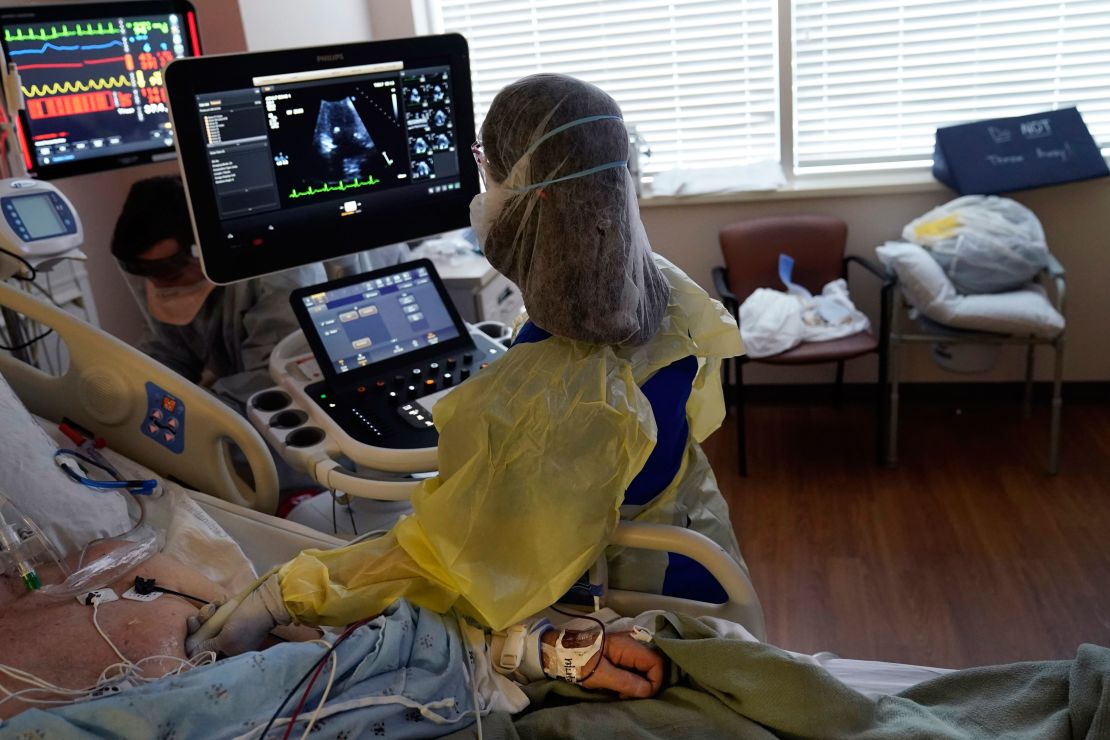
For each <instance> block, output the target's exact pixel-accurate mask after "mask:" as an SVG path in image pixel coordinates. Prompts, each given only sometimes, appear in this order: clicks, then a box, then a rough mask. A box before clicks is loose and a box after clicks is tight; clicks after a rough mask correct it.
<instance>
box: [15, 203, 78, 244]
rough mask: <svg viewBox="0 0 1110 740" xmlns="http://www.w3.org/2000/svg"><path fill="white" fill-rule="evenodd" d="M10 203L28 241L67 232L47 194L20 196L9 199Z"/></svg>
mask: <svg viewBox="0 0 1110 740" xmlns="http://www.w3.org/2000/svg"><path fill="white" fill-rule="evenodd" d="M10 202H11V204H12V208H13V209H14V210H15V212H16V214H17V215H18V216H19V220H20V221H22V222H23V227H24V228H25V229H26V231H27V234H28V236H29V238H30V239H45V238H47V237H50V236H58V235H59V234H65V233H67V232H68V231H69V229H67V228H66V225H65V224H63V223H62V218H61V216H59V215H58V212H57V210H55V208H54V203H53V201H52V200H51V198H50V195H49V193H43V194H40V195H22V196H20V197H18V198H11V199H10Z"/></svg>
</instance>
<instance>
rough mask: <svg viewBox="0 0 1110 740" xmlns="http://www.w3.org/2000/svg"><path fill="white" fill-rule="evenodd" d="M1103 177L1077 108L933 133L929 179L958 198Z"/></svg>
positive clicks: (1103, 169) (1102, 167) (1104, 173)
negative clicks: (933, 140) (954, 193)
mask: <svg viewBox="0 0 1110 740" xmlns="http://www.w3.org/2000/svg"><path fill="white" fill-rule="evenodd" d="M1107 175H1110V170H1108V169H1107V167H1106V160H1105V159H1103V157H1102V152H1101V151H1100V150H1099V147H1098V145H1097V144H1096V143H1095V140H1094V139H1093V138H1092V137H1091V133H1090V131H1088V130H1087V125H1086V124H1085V123H1083V117H1082V116H1080V115H1079V111H1078V110H1076V109H1075V108H1062V109H1060V110H1054V111H1047V112H1045V113H1036V114H1033V115H1029V116H1017V117H1015V118H995V119H992V120H989V121H977V122H975V123H965V124H961V125H959V126H947V127H945V128H938V129H937V141H936V150H935V151H934V153H933V176H934V177H936V178H937V179H938V180H940V181H941V182H943V183H944V184H945V185H947V186H948V187H950V188H952V189H953V190H955V191H956V192H957V193H959V194H960V195H995V194H997V193H1007V192H1010V191H1013V190H1024V189H1026V188H1037V187H1042V186H1044V185H1059V184H1062V183H1065V182H1074V181H1076V180H1090V179H1092V178H1095V177H1106V176H1107Z"/></svg>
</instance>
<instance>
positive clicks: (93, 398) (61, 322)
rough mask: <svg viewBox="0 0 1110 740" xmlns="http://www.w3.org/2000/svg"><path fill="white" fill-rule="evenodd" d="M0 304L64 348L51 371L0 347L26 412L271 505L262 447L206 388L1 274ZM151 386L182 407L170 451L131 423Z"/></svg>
mask: <svg viewBox="0 0 1110 740" xmlns="http://www.w3.org/2000/svg"><path fill="white" fill-rule="evenodd" d="M0 306H4V307H6V308H9V309H11V310H13V311H16V312H18V313H19V314H22V315H23V316H25V317H27V318H28V319H31V320H32V321H35V322H38V323H39V324H41V325H42V326H45V327H48V328H50V329H53V331H54V332H55V333H56V334H57V335H58V337H60V338H61V340H62V341H63V342H64V343H65V346H66V350H67V352H68V355H69V364H68V367H67V369H66V371H65V372H64V373H63V374H61V375H51V374H49V373H46V372H43V371H42V370H40V369H39V368H37V367H34V366H32V365H29V364H27V363H26V362H23V361H22V360H19V359H17V358H16V357H13V356H12V355H9V354H6V353H0V372H2V373H3V374H4V377H5V378H6V379H7V381H8V383H9V384H10V385H11V386H12V389H13V390H14V391H15V393H16V395H18V396H19V398H20V399H21V400H22V401H23V403H24V405H25V406H26V407H27V408H28V410H30V411H31V413H33V414H36V415H38V416H40V417H43V418H44V419H48V420H50V421H52V422H55V423H58V422H60V421H61V420H62V419H63V418H69V419H72V420H73V421H75V422H76V423H78V424H80V425H81V426H83V427H85V428H87V429H89V430H90V431H92V432H93V433H95V434H96V435H97V436H99V437H103V438H104V440H105V441H106V442H107V443H108V446H109V447H110V448H112V449H113V450H116V451H117V452H119V453H121V454H123V455H126V456H127V457H130V458H132V459H134V460H136V461H138V462H140V463H142V464H143V465H146V466H147V467H148V468H151V469H152V470H154V471H156V472H157V473H158V474H159V475H162V476H165V477H169V478H174V479H176V480H179V481H182V482H183V483H185V484H186V485H188V486H190V487H191V488H196V489H200V490H204V491H210V492H212V493H214V494H216V495H218V496H219V497H221V498H223V499H225V500H227V501H231V502H232V503H235V504H238V505H240V506H246V507H249V508H252V509H258V510H260V511H266V512H272V511H274V510H275V509H276V507H277V500H278V477H277V469H276V467H275V466H274V460H273V458H272V457H271V456H270V451H269V450H268V449H267V448H266V444H265V443H264V442H263V441H262V439H261V438H259V436H258V434H257V433H256V432H255V430H254V429H253V428H252V427H251V425H250V424H249V423H247V421H246V420H245V419H243V418H242V417H241V416H239V415H238V414H236V413H235V412H234V411H233V410H231V409H230V408H228V407H227V406H226V405H225V404H224V403H223V402H221V401H220V400H219V399H217V398H216V397H215V396H213V395H212V394H210V393H208V392H207V391H205V390H204V389H202V388H200V387H198V386H196V385H194V384H193V383H191V382H190V381H188V380H187V379H185V378H183V377H182V376H181V375H179V374H177V373H176V372H174V371H173V370H170V369H169V368H168V367H166V366H165V365H162V364H161V363H159V362H157V361H156V360H154V359H152V358H150V357H149V356H147V355H146V354H144V353H142V352H140V351H138V350H137V349H135V348H134V347H131V346H129V345H128V344H126V343H124V342H122V341H120V340H119V339H117V338H116V337H113V336H111V335H110V334H108V333H106V332H104V331H102V330H100V329H98V328H96V327H94V326H92V325H91V324H88V323H87V322H85V321H82V320H81V319H78V318H77V317H75V316H71V315H70V314H68V313H66V312H65V311H63V310H62V309H60V308H58V307H56V306H53V305H50V304H49V303H46V302H45V301H42V300H40V299H38V298H36V297H35V296H32V295H30V294H29V293H26V292H24V291H21V290H17V289H16V288H14V287H12V286H11V285H9V284H7V283H4V282H0ZM152 387H153V388H154V389H156V390H154V391H152V390H151V388H152ZM152 392H154V393H157V392H161V393H168V394H169V395H170V396H171V397H172V398H173V399H174V404H177V403H180V404H181V405H183V407H184V411H183V412H181V414H180V420H181V422H180V423H181V427H180V430H179V434H180V435H182V437H183V444H182V445H181V449H180V451H176V452H175V451H174V450H172V449H170V448H169V447H167V446H166V445H164V444H162V443H160V442H158V441H155V440H154V439H151V437H149V436H147V435H146V434H144V433H143V432H142V431H141V427H142V426H143V425H144V424H146V423H148V416H149V414H150V413H151V409H150V407H149V404H150V401H149V398H150V394H151V393H152ZM229 443H231V444H234V445H235V446H237V447H238V449H239V450H240V451H241V452H242V455H243V457H244V458H245V460H246V462H247V463H248V464H249V466H250V475H251V478H252V479H253V481H251V482H248V481H247V480H245V479H244V478H243V477H241V476H240V475H239V474H238V473H237V472H236V470H235V465H234V460H233V455H232V449H231V447H230V445H229Z"/></svg>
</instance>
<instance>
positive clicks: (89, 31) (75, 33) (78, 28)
mask: <svg viewBox="0 0 1110 740" xmlns="http://www.w3.org/2000/svg"><path fill="white" fill-rule="evenodd" d="M162 25H165V24H162ZM166 32H167V33H168V32H169V31H168V29H167V31H166ZM118 33H119V27H118V26H115V25H110V24H107V23H103V22H100V21H98V22H97V24H96V26H95V27H94V26H93V24H92V23H86V24H85V25H84V26H82V25H81V24H80V23H78V24H75V25H74V26H73V28H70V27H69V25H64V26H62V27H61V28H58V27H57V26H51V27H50V30H49V31H48V30H47V29H46V28H45V27H42V28H17V29H15V30H14V31H12V30H10V29H4V40H5V41H7V42H9V43H11V42H12V41H53V40H54V39H68V38H74V37H79V36H112V35H114V34H118Z"/></svg>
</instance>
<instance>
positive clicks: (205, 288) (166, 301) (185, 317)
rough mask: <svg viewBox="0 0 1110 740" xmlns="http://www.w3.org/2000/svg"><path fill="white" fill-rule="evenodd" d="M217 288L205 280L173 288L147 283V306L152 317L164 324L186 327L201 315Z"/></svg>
mask: <svg viewBox="0 0 1110 740" xmlns="http://www.w3.org/2000/svg"><path fill="white" fill-rule="evenodd" d="M215 288H216V285H215V284H214V283H210V282H208V281H207V280H204V279H201V280H198V281H197V282H195V283H193V284H192V285H175V286H173V287H171V288H156V287H154V284H153V283H151V282H149V281H147V284H146V305H147V307H148V308H149V309H150V315H151V316H153V317H154V318H156V319H157V320H159V321H161V322H162V323H164V324H173V325H174V326H185V325H186V324H189V323H190V322H192V320H193V319H195V318H196V316H197V314H198V313H200V307H201V306H203V305H204V301H205V300H206V299H207V298H208V296H209V294H210V293H211V292H212V291H213V290H215Z"/></svg>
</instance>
